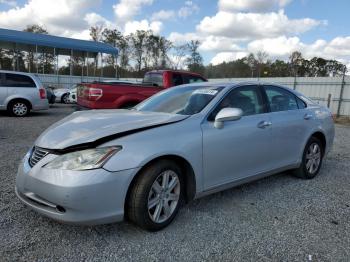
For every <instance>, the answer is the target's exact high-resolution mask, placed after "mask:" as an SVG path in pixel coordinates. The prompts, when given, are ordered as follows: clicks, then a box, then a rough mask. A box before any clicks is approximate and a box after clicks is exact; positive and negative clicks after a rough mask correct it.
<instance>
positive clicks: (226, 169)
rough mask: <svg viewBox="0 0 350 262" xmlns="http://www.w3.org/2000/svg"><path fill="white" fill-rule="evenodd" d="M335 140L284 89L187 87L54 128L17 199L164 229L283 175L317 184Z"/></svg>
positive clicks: (36, 150) (314, 108)
mask: <svg viewBox="0 0 350 262" xmlns="http://www.w3.org/2000/svg"><path fill="white" fill-rule="evenodd" d="M333 139H334V125H333V119H332V115H331V112H330V111H329V110H328V109H327V108H326V107H323V106H320V105H318V104H316V103H314V102H312V101H311V100H310V99H308V98H306V97H305V96H303V95H302V94H300V93H298V92H296V91H293V90H290V89H288V88H284V87H281V86H277V85H273V84H260V83H255V82H253V83H243V82H242V83H240V82H238V83H232V84H222V83H220V84H214V83H200V84H195V85H184V86H180V87H175V88H171V89H168V90H166V91H163V92H161V93H158V94H156V95H154V96H152V97H151V98H149V99H147V100H146V101H144V102H142V103H141V104H139V105H137V106H136V107H135V108H134V109H132V110H92V111H82V112H75V113H73V114H71V115H70V116H68V117H66V118H65V119H63V120H61V121H59V122H57V123H55V124H54V125H53V126H51V127H50V128H48V129H47V130H46V131H45V132H44V133H43V134H41V136H40V137H39V138H38V139H37V140H36V142H35V145H34V147H33V148H32V149H30V150H29V152H28V153H27V154H26V155H25V157H24V159H23V161H22V162H21V164H20V166H19V170H18V174H17V182H16V193H17V195H18V197H19V198H20V199H21V200H22V201H23V202H24V203H25V204H27V205H28V206H30V207H31V208H33V209H34V210H36V211H37V212H39V213H41V214H43V215H46V216H48V217H51V218H53V219H56V220H59V221H62V222H71V223H80V224H98V223H108V222H114V221H121V220H122V219H123V218H127V219H129V220H131V221H132V222H134V223H135V224H137V225H139V226H140V227H142V228H144V229H147V230H152V231H153V230H159V229H161V228H163V227H165V226H167V225H168V224H169V223H170V222H171V221H172V220H173V219H174V217H175V215H176V213H177V212H178V210H179V207H180V205H181V203H183V202H188V201H190V200H192V199H194V198H199V197H201V196H204V195H208V194H211V193H214V192H217V191H220V190H224V189H227V188H230V187H232V186H236V185H239V184H242V183H246V182H249V181H252V180H255V179H259V178H262V177H265V176H268V175H271V174H274V173H278V172H281V171H286V170H292V171H293V173H294V174H295V175H296V176H298V177H300V178H304V179H311V178H314V177H315V176H316V175H317V174H318V173H319V171H320V168H321V165H322V160H323V158H324V157H325V156H326V154H327V153H328V151H329V150H330V149H331V147H332V144H333Z"/></svg>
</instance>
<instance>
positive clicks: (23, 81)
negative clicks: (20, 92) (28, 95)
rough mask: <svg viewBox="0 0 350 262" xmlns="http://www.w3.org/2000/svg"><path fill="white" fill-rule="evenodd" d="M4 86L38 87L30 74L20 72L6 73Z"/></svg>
mask: <svg viewBox="0 0 350 262" xmlns="http://www.w3.org/2000/svg"><path fill="white" fill-rule="evenodd" d="M3 85H4V86H6V87H36V85H35V83H34V81H33V79H31V78H30V77H29V76H25V75H18V74H11V73H6V74H5V81H4V84H3Z"/></svg>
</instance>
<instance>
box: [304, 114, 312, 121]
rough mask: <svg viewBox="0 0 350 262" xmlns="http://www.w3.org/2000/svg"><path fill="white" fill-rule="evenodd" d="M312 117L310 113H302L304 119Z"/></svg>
mask: <svg viewBox="0 0 350 262" xmlns="http://www.w3.org/2000/svg"><path fill="white" fill-rule="evenodd" d="M311 118H312V115H311V114H305V115H304V119H305V120H309V119H311Z"/></svg>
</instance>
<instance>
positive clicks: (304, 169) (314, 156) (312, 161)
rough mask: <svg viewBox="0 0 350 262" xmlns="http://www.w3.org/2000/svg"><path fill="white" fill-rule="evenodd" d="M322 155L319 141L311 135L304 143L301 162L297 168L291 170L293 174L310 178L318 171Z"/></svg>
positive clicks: (322, 151)
mask: <svg viewBox="0 0 350 262" xmlns="http://www.w3.org/2000/svg"><path fill="white" fill-rule="evenodd" d="M323 155H324V148H323V146H322V143H321V141H320V140H319V139H318V138H316V137H311V138H310V139H309V141H308V142H307V143H306V146H305V149H304V152H303V158H302V163H301V165H300V167H299V168H297V169H295V170H293V175H294V176H296V177H299V178H303V179H312V178H314V177H315V176H316V175H317V174H318V173H319V171H320V169H321V166H322V160H323Z"/></svg>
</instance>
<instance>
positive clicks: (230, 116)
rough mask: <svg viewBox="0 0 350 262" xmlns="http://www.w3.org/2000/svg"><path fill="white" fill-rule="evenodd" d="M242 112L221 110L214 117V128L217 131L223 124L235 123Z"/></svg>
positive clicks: (236, 109)
mask: <svg viewBox="0 0 350 262" xmlns="http://www.w3.org/2000/svg"><path fill="white" fill-rule="evenodd" d="M242 115H243V111H242V109H240V108H230V107H227V108H223V109H221V110H220V111H219V113H218V114H217V115H216V117H215V122H214V126H215V127H216V128H218V129H220V128H223V127H224V122H226V121H235V120H238V119H240V118H241V117H242Z"/></svg>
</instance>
